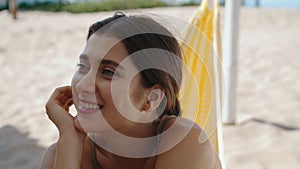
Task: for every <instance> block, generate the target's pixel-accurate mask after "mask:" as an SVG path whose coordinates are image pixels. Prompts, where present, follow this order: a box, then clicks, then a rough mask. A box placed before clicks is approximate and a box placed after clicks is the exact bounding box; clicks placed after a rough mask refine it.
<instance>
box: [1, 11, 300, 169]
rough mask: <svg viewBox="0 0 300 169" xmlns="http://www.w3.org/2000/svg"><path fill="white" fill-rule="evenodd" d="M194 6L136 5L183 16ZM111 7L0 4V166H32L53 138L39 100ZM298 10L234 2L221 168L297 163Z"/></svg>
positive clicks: (278, 167)
mask: <svg viewBox="0 0 300 169" xmlns="http://www.w3.org/2000/svg"><path fill="white" fill-rule="evenodd" d="M196 9H197V7H180V8H154V9H143V10H142V11H143V12H154V13H155V12H159V13H165V14H169V15H174V16H178V17H181V18H183V19H185V20H188V19H189V18H190V17H191V16H192V14H193V13H194V12H195V10H196ZM132 12H137V11H132ZM112 14H113V12H101V13H89V14H76V15H74V14H69V13H49V12H20V13H19V14H18V17H19V18H18V20H16V21H13V20H12V19H11V16H9V13H8V12H7V11H0V38H1V40H0V65H1V68H0V74H1V77H0V79H1V81H0V100H1V101H0V108H1V109H0V169H35V168H38V166H39V163H40V160H41V158H42V155H43V153H44V152H45V150H46V149H47V147H48V146H49V145H51V144H52V143H54V142H55V141H56V140H57V137H58V132H57V129H56V128H55V126H54V125H53V124H52V123H51V121H50V120H48V117H47V115H46V113H45V109H44V105H45V103H46V101H47V99H48V98H49V96H50V94H51V93H52V91H53V90H54V88H56V87H58V86H62V85H69V84H70V81H71V78H72V75H73V73H74V71H75V64H76V62H77V57H78V55H79V54H80V52H81V51H82V50H83V48H84V45H85V39H86V34H87V30H88V26H89V25H90V24H92V23H93V22H95V21H97V20H100V19H102V18H105V17H107V16H111V15H112ZM299 17H300V10H297V9H270V8H265V9H257V8H242V9H241V16H240V19H241V23H240V43H239V46H240V48H239V59H238V64H239V66H238V88H237V111H236V112H237V123H236V125H231V126H223V136H224V153H225V160H226V168H227V169H298V168H300V124H299V122H300V89H299V86H300V78H299V77H300V54H299V49H300V42H299V39H300V33H299V29H300V22H299ZM221 18H222V22H223V19H224V9H222V10H221ZM73 111H74V110H73Z"/></svg>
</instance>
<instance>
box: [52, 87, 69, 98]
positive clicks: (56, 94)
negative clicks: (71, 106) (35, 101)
mask: <svg viewBox="0 0 300 169" xmlns="http://www.w3.org/2000/svg"><path fill="white" fill-rule="evenodd" d="M64 93H69V94H71V95H72V89H71V87H70V86H64V87H58V88H56V89H55V90H54V91H53V93H52V95H51V97H50V98H59V97H60V96H62V94H64Z"/></svg>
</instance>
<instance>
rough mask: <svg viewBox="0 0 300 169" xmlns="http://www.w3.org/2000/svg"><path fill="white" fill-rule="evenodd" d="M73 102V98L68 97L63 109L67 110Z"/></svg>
mask: <svg viewBox="0 0 300 169" xmlns="http://www.w3.org/2000/svg"><path fill="white" fill-rule="evenodd" d="M72 104H73V99H72V98H70V99H69V100H68V101H67V102H66V103H65V105H64V107H65V109H66V110H67V111H69V108H70V106H71V105H72Z"/></svg>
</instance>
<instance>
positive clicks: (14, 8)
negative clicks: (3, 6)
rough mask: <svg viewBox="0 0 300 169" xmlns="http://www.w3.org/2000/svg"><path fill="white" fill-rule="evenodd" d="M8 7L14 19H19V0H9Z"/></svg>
mask: <svg viewBox="0 0 300 169" xmlns="http://www.w3.org/2000/svg"><path fill="white" fill-rule="evenodd" d="M8 9H9V12H10V14H11V15H12V17H13V19H17V12H18V4H17V0H8Z"/></svg>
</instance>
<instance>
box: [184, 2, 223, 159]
mask: <svg viewBox="0 0 300 169" xmlns="http://www.w3.org/2000/svg"><path fill="white" fill-rule="evenodd" d="M209 1H210V2H209ZM209 1H208V0H203V1H202V4H201V5H200V7H199V9H198V10H197V11H196V13H195V14H194V16H193V17H192V18H191V20H190V25H189V26H188V27H187V28H186V30H185V35H184V42H183V43H182V48H183V52H184V56H185V64H186V66H187V67H188V69H189V71H190V72H189V75H186V76H185V75H184V78H185V80H184V81H183V87H182V91H181V95H182V103H181V104H182V110H183V117H187V118H190V119H192V120H194V121H196V122H197V123H198V124H199V125H200V126H201V127H202V128H203V129H204V131H205V132H206V134H207V135H208V136H209V139H210V141H211V144H212V146H213V148H214V149H215V151H216V153H217V154H219V156H220V158H223V157H222V156H223V153H222V151H223V150H222V149H223V148H222V147H220V146H222V131H221V110H222V107H221V105H222V96H221V93H222V91H221V86H222V71H221V61H222V58H221V39H220V18H219V3H218V1H215V2H213V4H210V3H211V1H212V0H209ZM191 75H192V76H193V77H191ZM221 161H222V159H221Z"/></svg>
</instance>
